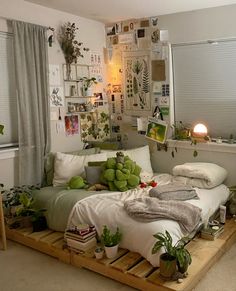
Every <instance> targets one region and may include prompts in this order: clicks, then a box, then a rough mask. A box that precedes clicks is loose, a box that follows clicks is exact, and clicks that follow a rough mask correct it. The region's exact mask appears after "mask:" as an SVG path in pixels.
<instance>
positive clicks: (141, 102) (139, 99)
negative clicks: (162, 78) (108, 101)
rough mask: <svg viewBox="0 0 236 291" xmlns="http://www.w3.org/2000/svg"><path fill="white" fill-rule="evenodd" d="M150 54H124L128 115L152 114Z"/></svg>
mask: <svg viewBox="0 0 236 291" xmlns="http://www.w3.org/2000/svg"><path fill="white" fill-rule="evenodd" d="M150 67H151V66H150V53H149V52H146V51H139V52H129V53H128V52H127V53H124V54H123V72H124V73H123V78H124V79H123V84H124V85H123V86H124V88H123V89H124V90H123V92H124V104H125V112H126V114H131V115H135V114H136V115H137V114H138V115H150V114H151V92H150V91H151V88H150Z"/></svg>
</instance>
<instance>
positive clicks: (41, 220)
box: [16, 193, 47, 231]
mask: <svg viewBox="0 0 236 291" xmlns="http://www.w3.org/2000/svg"><path fill="white" fill-rule="evenodd" d="M20 202H21V207H20V208H19V209H18V211H17V213H16V214H17V216H24V217H25V216H30V218H31V222H32V224H33V231H42V230H44V229H46V228H47V221H46V218H45V216H44V214H43V213H44V212H45V211H46V209H34V208H33V204H34V199H33V198H32V197H28V196H27V195H26V194H25V193H23V194H22V195H21V197H20Z"/></svg>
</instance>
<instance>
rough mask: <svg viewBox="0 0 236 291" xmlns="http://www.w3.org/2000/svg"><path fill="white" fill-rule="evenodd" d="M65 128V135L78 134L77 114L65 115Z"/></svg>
mask: <svg viewBox="0 0 236 291" xmlns="http://www.w3.org/2000/svg"><path fill="white" fill-rule="evenodd" d="M65 130H66V135H74V134H79V121H78V115H66V116H65Z"/></svg>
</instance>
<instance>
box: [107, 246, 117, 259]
mask: <svg viewBox="0 0 236 291" xmlns="http://www.w3.org/2000/svg"><path fill="white" fill-rule="evenodd" d="M118 247H119V245H116V246H113V247H106V246H105V252H106V256H107V258H108V259H113V258H114V257H115V256H116V255H117V252H118Z"/></svg>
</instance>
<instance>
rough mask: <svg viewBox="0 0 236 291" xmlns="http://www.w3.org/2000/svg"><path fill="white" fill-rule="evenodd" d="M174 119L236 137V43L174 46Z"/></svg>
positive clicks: (226, 136)
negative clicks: (203, 125) (198, 124)
mask: <svg viewBox="0 0 236 291" xmlns="http://www.w3.org/2000/svg"><path fill="white" fill-rule="evenodd" d="M172 58H173V80H174V95H175V99H174V100H175V120H176V121H182V122H184V123H189V124H191V125H193V124H195V123H198V122H202V123H204V124H205V125H206V126H207V127H208V130H209V135H210V136H211V137H219V136H221V137H222V138H229V136H230V134H233V135H234V137H236V40H226V41H219V42H212V43H209V42H206V43H198V44H186V45H185V44H184V45H173V46H172Z"/></svg>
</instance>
